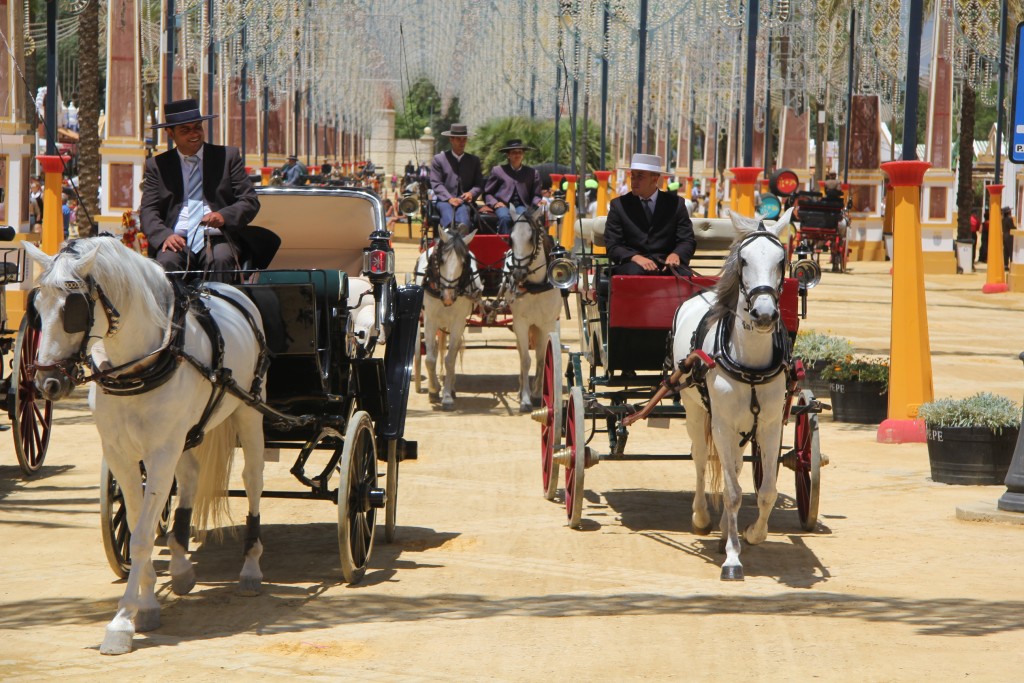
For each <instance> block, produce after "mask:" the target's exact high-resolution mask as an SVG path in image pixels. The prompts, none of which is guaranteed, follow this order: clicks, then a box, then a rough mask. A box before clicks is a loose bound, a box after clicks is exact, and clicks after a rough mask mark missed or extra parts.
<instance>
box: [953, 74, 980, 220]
mask: <svg viewBox="0 0 1024 683" xmlns="http://www.w3.org/2000/svg"><path fill="white" fill-rule="evenodd" d="M961 93H962V97H961V105H960V140H961V144H960V145H959V150H958V152H959V155H960V159H959V162H958V163H959V169H960V181H959V185H958V187H957V194H956V210H957V212H958V214H957V221H956V237H957V239H960V240H970V239H971V211H973V210H974V182H973V176H974V145H973V144H971V143H972V141H971V140H970V135H971V132H972V131H973V130H974V115H975V108H976V107H975V103H976V99H975V97H974V88H973V87H971V84H970V83H969V82H968V80H967V79H966V78H965V79H964V80H963V87H962V89H961Z"/></svg>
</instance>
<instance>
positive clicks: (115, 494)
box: [100, 460, 177, 579]
mask: <svg viewBox="0 0 1024 683" xmlns="http://www.w3.org/2000/svg"><path fill="white" fill-rule="evenodd" d="M139 467H140V468H142V482H143V483H145V482H146V469H145V468H144V467H142V464H141V463H140V464H139ZM176 488H177V484H172V486H171V493H170V494H169V495H168V496H167V504H166V505H164V509H163V511H161V513H160V519H159V520H158V521H157V528H156V537H157V539H158V540H159V539H160V538H162V537H164V536H166V535H167V530H168V529H169V528H170V520H171V507H172V506H173V504H174V493H175V490H176ZM100 524H101V525H102V527H103V529H102V530H103V551H104V553H105V554H106V556H107V562H108V563H109V564H110V568H111V569H112V570H114V574H116V575H117V576H118V577H119V578H122V579H124V578H127V576H128V572H129V571H130V570H131V568H132V561H131V553H130V552H129V548H130V546H131V541H132V531H131V528H130V527H129V526H128V508H127V507H126V506H125V503H124V494H123V493H122V492H121V485H120V484H118V483H117V479H115V478H114V473H113V472H111V471H110V469H109V468H108V467H107V461H106V460H103V461H102V462H101V463H100Z"/></svg>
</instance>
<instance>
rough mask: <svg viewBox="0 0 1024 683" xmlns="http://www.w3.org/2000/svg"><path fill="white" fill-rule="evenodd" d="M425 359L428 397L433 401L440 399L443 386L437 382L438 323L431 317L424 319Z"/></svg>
mask: <svg viewBox="0 0 1024 683" xmlns="http://www.w3.org/2000/svg"><path fill="white" fill-rule="evenodd" d="M423 337H424V345H425V346H426V349H425V350H424V360H425V361H426V366H427V397H428V398H429V399H430V400H431V401H437V400H438V399H440V394H441V386H440V384H438V382H437V324H436V323H435V322H434V321H433V320H432V319H431V318H425V319H424V321H423Z"/></svg>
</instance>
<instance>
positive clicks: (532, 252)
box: [507, 212, 544, 284]
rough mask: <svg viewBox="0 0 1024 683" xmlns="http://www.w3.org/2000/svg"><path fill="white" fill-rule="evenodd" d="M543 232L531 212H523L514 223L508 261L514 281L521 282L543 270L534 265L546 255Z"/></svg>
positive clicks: (541, 267)
mask: <svg viewBox="0 0 1024 683" xmlns="http://www.w3.org/2000/svg"><path fill="white" fill-rule="evenodd" d="M542 238H543V232H542V231H541V230H540V229H539V226H538V225H537V223H536V222H535V221H534V220H533V219H532V218H531V217H530V215H529V213H528V212H527V213H523V214H521V215H520V216H519V217H518V218H517V219H516V221H515V223H513V224H512V233H511V234H510V235H509V241H510V242H511V243H512V249H511V254H510V257H509V259H508V261H507V263H508V269H509V273H510V274H511V276H512V280H513V282H515V283H516V284H521V283H522V282H524V281H525V280H526V278H527V277H528V276H529V275H530V274H531V273H532V272H533V271H535V270H541V271H542V270H543V264H542V265H541V266H536V265H534V263H535V261H536V260H537V258H538V257H540V258H543V257H544V245H543V244H542Z"/></svg>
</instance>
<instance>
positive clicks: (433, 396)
mask: <svg viewBox="0 0 1024 683" xmlns="http://www.w3.org/2000/svg"><path fill="white" fill-rule="evenodd" d="M427 399H428V400H429V401H430V402H431V403H438V402H440V400H441V392H439V391H428V392H427Z"/></svg>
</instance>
